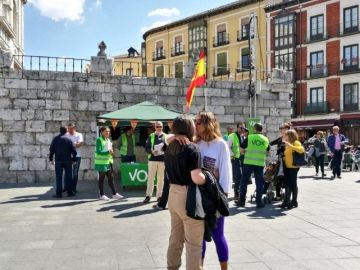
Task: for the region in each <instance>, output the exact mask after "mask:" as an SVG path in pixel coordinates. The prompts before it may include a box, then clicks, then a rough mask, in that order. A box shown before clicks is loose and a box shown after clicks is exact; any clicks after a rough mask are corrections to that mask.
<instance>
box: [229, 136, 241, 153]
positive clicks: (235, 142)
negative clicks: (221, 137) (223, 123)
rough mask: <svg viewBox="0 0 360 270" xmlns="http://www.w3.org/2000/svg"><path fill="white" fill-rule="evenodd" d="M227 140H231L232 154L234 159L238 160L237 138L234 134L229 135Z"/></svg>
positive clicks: (238, 143) (238, 147) (238, 145)
mask: <svg viewBox="0 0 360 270" xmlns="http://www.w3.org/2000/svg"><path fill="white" fill-rule="evenodd" d="M229 139H232V145H231V151H232V152H233V154H234V157H235V158H239V157H240V142H239V137H238V136H237V135H236V133H231V134H230V135H229Z"/></svg>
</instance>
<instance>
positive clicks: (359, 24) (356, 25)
mask: <svg viewBox="0 0 360 270" xmlns="http://www.w3.org/2000/svg"><path fill="white" fill-rule="evenodd" d="M337 32H338V35H339V36H346V35H352V34H357V33H360V21H359V20H354V21H351V23H350V25H346V24H344V23H341V24H339V25H338V31H337Z"/></svg>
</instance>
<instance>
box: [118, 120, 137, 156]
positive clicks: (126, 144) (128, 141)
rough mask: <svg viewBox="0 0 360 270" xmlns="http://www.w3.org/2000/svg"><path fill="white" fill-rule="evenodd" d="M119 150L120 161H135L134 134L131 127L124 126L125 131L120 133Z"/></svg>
mask: <svg viewBox="0 0 360 270" xmlns="http://www.w3.org/2000/svg"><path fill="white" fill-rule="evenodd" d="M119 151H120V156H121V162H123V163H129V162H136V156H135V135H134V129H133V128H132V127H125V132H124V133H122V134H121V136H120V140H119Z"/></svg>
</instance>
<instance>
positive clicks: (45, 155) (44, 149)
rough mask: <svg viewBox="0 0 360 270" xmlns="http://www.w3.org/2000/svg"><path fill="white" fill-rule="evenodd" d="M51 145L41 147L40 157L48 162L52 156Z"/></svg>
mask: <svg viewBox="0 0 360 270" xmlns="http://www.w3.org/2000/svg"><path fill="white" fill-rule="evenodd" d="M49 149H50V144H49V145H41V146H40V157H43V158H46V160H48V159H49V154H50V150H49Z"/></svg>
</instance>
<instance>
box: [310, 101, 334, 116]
mask: <svg viewBox="0 0 360 270" xmlns="http://www.w3.org/2000/svg"><path fill="white" fill-rule="evenodd" d="M328 112H329V110H328V103H327V101H324V102H318V103H306V104H305V106H304V114H318V113H328Z"/></svg>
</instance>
